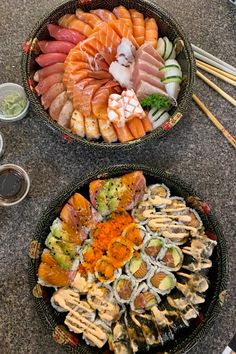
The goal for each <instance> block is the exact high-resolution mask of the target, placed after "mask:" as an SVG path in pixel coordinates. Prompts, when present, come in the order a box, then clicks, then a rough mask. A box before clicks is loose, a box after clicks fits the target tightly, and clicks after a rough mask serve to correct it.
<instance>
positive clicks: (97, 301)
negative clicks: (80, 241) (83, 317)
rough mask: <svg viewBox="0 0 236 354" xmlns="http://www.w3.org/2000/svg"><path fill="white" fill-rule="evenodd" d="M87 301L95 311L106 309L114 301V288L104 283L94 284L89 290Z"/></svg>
mask: <svg viewBox="0 0 236 354" xmlns="http://www.w3.org/2000/svg"><path fill="white" fill-rule="evenodd" d="M87 301H88V303H89V305H90V306H91V307H92V308H93V309H95V310H99V309H103V308H106V307H107V304H108V303H112V302H113V301H114V298H113V290H112V287H111V286H110V285H107V284H104V283H95V284H93V286H92V287H91V288H90V289H89V290H88V293H87Z"/></svg>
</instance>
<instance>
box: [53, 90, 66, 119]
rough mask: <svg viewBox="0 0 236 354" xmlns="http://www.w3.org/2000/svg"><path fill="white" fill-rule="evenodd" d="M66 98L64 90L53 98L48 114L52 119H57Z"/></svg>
mask: <svg viewBox="0 0 236 354" xmlns="http://www.w3.org/2000/svg"><path fill="white" fill-rule="evenodd" d="M67 99H68V95H67V93H66V91H63V92H61V93H60V94H59V95H58V96H57V97H56V98H54V100H53V101H52V103H51V104H50V107H49V114H50V117H51V118H52V119H53V120H56V121H57V120H58V117H59V114H60V112H61V110H62V107H63V106H64V104H65V103H66V101H67Z"/></svg>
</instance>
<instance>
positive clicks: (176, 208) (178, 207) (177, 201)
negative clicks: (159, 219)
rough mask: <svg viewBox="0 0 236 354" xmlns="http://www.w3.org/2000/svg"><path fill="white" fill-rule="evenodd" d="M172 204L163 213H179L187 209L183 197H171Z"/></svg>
mask: <svg viewBox="0 0 236 354" xmlns="http://www.w3.org/2000/svg"><path fill="white" fill-rule="evenodd" d="M169 199H170V203H169V204H168V206H167V207H166V208H164V209H163V211H166V212H171V213H179V212H181V211H183V210H185V209H186V203H185V200H184V198H181V197H170V198H169Z"/></svg>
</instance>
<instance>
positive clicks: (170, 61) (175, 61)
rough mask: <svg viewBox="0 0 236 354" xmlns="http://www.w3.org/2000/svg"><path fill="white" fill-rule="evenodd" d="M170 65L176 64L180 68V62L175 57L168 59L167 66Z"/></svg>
mask: <svg viewBox="0 0 236 354" xmlns="http://www.w3.org/2000/svg"><path fill="white" fill-rule="evenodd" d="M169 65H176V66H178V67H179V68H180V65H179V63H178V62H177V60H175V59H167V60H166V62H165V66H169Z"/></svg>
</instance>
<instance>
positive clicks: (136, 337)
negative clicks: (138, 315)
mask: <svg viewBox="0 0 236 354" xmlns="http://www.w3.org/2000/svg"><path fill="white" fill-rule="evenodd" d="M125 324H126V328H127V332H128V336H129V339H130V345H131V349H132V350H133V352H134V353H136V352H138V351H144V352H145V353H146V352H147V351H148V349H149V347H148V345H147V343H146V339H145V337H144V335H143V332H142V330H141V328H140V327H139V326H138V325H137V324H136V323H135V322H134V321H133V320H132V318H131V316H130V314H129V313H128V312H126V313H125Z"/></svg>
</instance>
